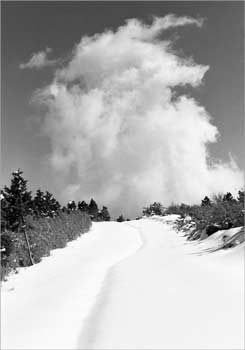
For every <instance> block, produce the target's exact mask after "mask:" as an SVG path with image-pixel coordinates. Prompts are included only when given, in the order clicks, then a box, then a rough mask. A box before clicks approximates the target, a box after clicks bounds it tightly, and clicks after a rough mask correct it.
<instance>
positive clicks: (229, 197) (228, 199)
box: [223, 192, 234, 202]
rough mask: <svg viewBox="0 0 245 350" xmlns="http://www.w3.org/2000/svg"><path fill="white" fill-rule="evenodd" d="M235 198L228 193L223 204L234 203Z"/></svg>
mask: <svg viewBox="0 0 245 350" xmlns="http://www.w3.org/2000/svg"><path fill="white" fill-rule="evenodd" d="M233 201H234V198H233V196H232V194H231V193H230V192H227V193H226V194H225V195H224V197H223V202H233Z"/></svg>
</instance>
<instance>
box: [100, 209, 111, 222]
mask: <svg viewBox="0 0 245 350" xmlns="http://www.w3.org/2000/svg"><path fill="white" fill-rule="evenodd" d="M100 215H101V218H102V220H103V221H110V220H111V217H110V214H109V211H108V209H107V207H103V208H102V210H101V212H100Z"/></svg>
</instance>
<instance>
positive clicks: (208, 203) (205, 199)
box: [201, 196, 211, 207]
mask: <svg viewBox="0 0 245 350" xmlns="http://www.w3.org/2000/svg"><path fill="white" fill-rule="evenodd" d="M210 205H211V201H210V199H209V198H208V197H207V196H205V197H204V199H203V200H202V204H201V206H202V207H205V206H210Z"/></svg>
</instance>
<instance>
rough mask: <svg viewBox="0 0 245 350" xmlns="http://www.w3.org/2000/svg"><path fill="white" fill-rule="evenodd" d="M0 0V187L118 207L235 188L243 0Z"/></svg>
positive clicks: (130, 210) (239, 162)
mask: <svg viewBox="0 0 245 350" xmlns="http://www.w3.org/2000/svg"><path fill="white" fill-rule="evenodd" d="M1 5H2V13H1V15H2V62H1V64H2V82H1V84H2V105H1V107H2V111H1V114H2V177H1V186H3V185H5V184H9V181H10V174H11V172H12V171H14V170H16V169H17V168H21V169H22V170H23V171H24V175H25V178H26V179H28V180H29V186H30V188H31V189H32V190H33V191H35V190H36V189H37V188H39V187H41V188H42V189H44V190H45V189H47V190H50V191H51V192H52V193H54V195H55V196H56V197H57V199H59V200H60V201H61V202H65V201H67V200H69V199H73V198H74V199H75V200H82V199H85V200H89V198H91V197H93V198H95V199H97V200H98V202H99V204H101V205H102V204H103V205H107V206H108V207H109V209H110V210H111V211H112V212H114V214H115V215H117V214H118V213H120V210H122V211H124V212H126V214H127V215H130V214H131V215H134V214H137V213H138V212H139V210H140V208H142V207H143V206H144V205H146V204H148V203H150V202H152V201H154V200H157V201H158V200H159V201H161V202H163V203H164V204H169V203H171V202H174V201H181V202H189V203H193V202H197V201H198V200H200V198H201V197H202V196H203V195H204V194H206V193H207V194H211V193H213V192H214V191H216V192H217V191H218V192H221V191H222V190H223V189H226V188H227V190H236V189H237V188H239V186H241V182H242V180H241V171H240V170H241V169H243V167H244V154H243V148H244V147H243V137H244V135H243V131H244V130H243V129H244V126H243V116H244V9H243V7H244V3H243V2H215V1H212V2H202V1H200V2H197V1H196V2H185V1H181V2H178V1H176V2H167V1H162V2H65V1H61V2H22V1H19V2H2V3H1ZM170 14H172V15H171V16H169V15H170ZM166 16H167V17H166ZM155 17H157V18H158V20H156V19H154V18H155ZM130 19H135V20H131V21H129V20H130ZM154 21H155V22H154ZM95 34H97V35H96V36H94V35H95ZM181 96H182V98H181ZM210 164H211V165H212V169H209V168H208V166H209V165H210Z"/></svg>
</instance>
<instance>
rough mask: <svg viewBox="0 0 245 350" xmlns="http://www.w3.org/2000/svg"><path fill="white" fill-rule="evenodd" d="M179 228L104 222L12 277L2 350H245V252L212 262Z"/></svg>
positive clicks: (159, 221) (164, 222) (5, 297)
mask: <svg viewBox="0 0 245 350" xmlns="http://www.w3.org/2000/svg"><path fill="white" fill-rule="evenodd" d="M175 219H176V216H170V217H165V218H156V217H155V218H154V219H153V220H152V219H142V220H137V221H131V222H125V223H112V222H111V223H95V224H93V229H92V231H90V232H89V233H87V234H85V235H83V236H82V237H80V238H79V239H77V240H76V241H73V242H71V243H70V244H69V245H68V247H67V248H65V249H59V250H55V251H53V253H52V255H51V256H50V257H48V258H45V259H43V261H42V262H41V263H40V264H37V265H35V266H33V267H30V268H26V269H21V271H20V273H19V274H17V275H13V276H11V277H10V278H9V280H8V281H7V282H5V283H3V293H2V348H3V349H243V348H244V344H243V326H244V311H243V310H244V305H243V304H244V300H243V299H244V297H243V295H244V294H243V293H244V283H243V282H244V269H243V267H244V265H243V262H244V257H243V248H244V245H243V244H242V245H239V246H237V247H235V248H232V249H229V250H225V251H218V252H215V253H212V254H207V253H204V251H205V248H206V247H204V246H203V245H204V243H202V244H197V243H196V242H186V239H185V238H184V237H182V236H180V235H179V234H176V232H175V231H174V229H173V227H172V225H171V223H172V222H173V221H174V220H175ZM214 238H215V237H214ZM210 241H211V238H210V239H209V243H206V244H208V246H209V245H210ZM202 252H203V253H202Z"/></svg>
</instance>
